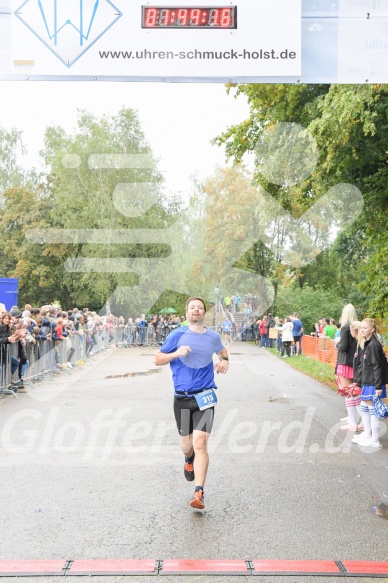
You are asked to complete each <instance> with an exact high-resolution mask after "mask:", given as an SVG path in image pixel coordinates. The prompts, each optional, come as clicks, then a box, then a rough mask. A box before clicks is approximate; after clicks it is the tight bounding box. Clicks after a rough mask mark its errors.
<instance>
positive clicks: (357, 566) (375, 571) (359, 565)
mask: <svg viewBox="0 0 388 583" xmlns="http://www.w3.org/2000/svg"><path fill="white" fill-rule="evenodd" d="M342 564H343V566H344V567H345V569H346V570H347V572H348V573H351V574H352V575H354V573H361V574H366V575H386V576H388V563H379V562H373V561H342Z"/></svg>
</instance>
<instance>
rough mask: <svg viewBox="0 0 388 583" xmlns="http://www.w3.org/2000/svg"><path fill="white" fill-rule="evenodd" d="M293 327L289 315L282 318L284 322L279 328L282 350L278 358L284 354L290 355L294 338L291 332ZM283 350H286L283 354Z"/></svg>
mask: <svg viewBox="0 0 388 583" xmlns="http://www.w3.org/2000/svg"><path fill="white" fill-rule="evenodd" d="M293 327H294V325H293V323H292V320H291V316H286V317H285V318H284V324H283V326H282V327H281V328H280V330H281V333H282V352H281V355H280V358H284V356H286V358H287V356H291V343H292V341H293V340H294V336H293V334H292V330H293ZM284 350H285V351H286V354H285V355H284Z"/></svg>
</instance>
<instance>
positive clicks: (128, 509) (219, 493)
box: [0, 342, 388, 583]
mask: <svg viewBox="0 0 388 583" xmlns="http://www.w3.org/2000/svg"><path fill="white" fill-rule="evenodd" d="M228 350H229V353H230V366H229V372H228V373H227V374H226V375H219V376H217V378H216V381H217V384H218V387H219V390H218V400H219V403H218V405H217V408H216V414H215V426H214V431H213V435H212V438H211V440H210V443H209V449H210V468H209V473H208V479H207V483H206V487H205V501H206V510H205V511H203V512H201V511H194V510H193V509H191V508H190V507H189V504H188V503H189V500H190V499H191V496H192V490H193V486H192V484H190V483H188V482H186V481H185V479H184V477H183V456H182V454H181V453H180V450H179V447H178V435H177V431H176V427H175V422H174V417H173V410H172V394H173V390H172V381H171V374H170V369H169V366H165V367H161V368H158V367H156V366H155V365H154V362H153V354H154V353H155V351H156V349H155V348H152V347H138V348H131V349H125V348H116V349H113V350H109V351H107V352H106V353H104V354H103V355H99V356H97V357H95V359H94V360H93V361H92V362H91V364H90V365H89V366H85V367H84V370H82V371H81V370H72V374H71V375H67V374H65V373H61V375H58V377H56V378H55V382H49V381H47V382H44V383H39V384H37V385H36V387H35V388H34V389H32V390H30V389H28V390H27V392H26V393H25V394H21V395H20V396H19V399H17V400H16V399H14V398H13V397H6V398H3V399H1V400H0V422H1V443H0V463H1V482H0V486H1V493H2V495H1V500H0V504H1V518H2V521H1V522H2V529H1V530H2V535H1V539H0V558H1V559H2V560H4V559H20V560H22V559H65V560H74V559H97V558H106V559H121V558H126V559H129V558H138V559H173V558H181V559H185V558H186V559H195V558H197V559H243V560H257V559H316V560H331V561H341V560H370V561H388V546H387V540H388V521H387V520H384V519H382V518H379V517H377V516H376V515H374V514H373V513H372V511H371V508H372V506H373V504H374V502H375V501H376V498H373V496H379V495H380V496H382V495H384V494H385V495H386V494H388V434H385V435H383V436H382V438H381V442H382V444H383V449H382V450H380V451H378V452H374V453H369V452H367V451H361V449H360V448H359V447H358V446H357V445H352V444H351V442H350V439H351V437H352V435H353V434H344V432H343V431H341V430H340V426H341V425H342V423H341V422H340V421H339V419H340V417H343V416H344V415H345V414H346V410H345V407H344V401H343V399H342V398H341V397H339V396H338V395H337V394H335V393H334V392H333V391H332V390H330V389H329V388H328V387H326V386H324V385H322V384H320V383H318V382H316V381H314V380H312V379H311V378H309V377H307V376H304V375H302V374H301V373H299V372H297V371H296V370H294V369H291V368H290V367H289V366H288V365H287V363H286V362H284V361H283V360H280V359H278V358H277V357H276V356H273V355H271V354H269V353H268V352H267V351H266V350H265V349H260V348H257V347H255V346H253V345H250V344H247V343H241V342H240V343H237V342H236V343H233V344H231V345H230V346H229V347H228ZM156 371H157V372H156ZM386 427H387V426H386V424H382V428H383V430H384V431H385V430H386ZM226 579H227V581H228V582H229V581H230V582H232V581H236V582H240V583H241V582H242V581H243V580H247V579H250V580H252V578H251V577H245V576H238V577H235V576H230V575H228V576H227V577H226ZM8 580H9V581H14V580H15V579H13V578H8V577H5V578H2V579H1V581H8ZM51 580H52V581H58V578H56V577H44V578H42V577H33V578H30V577H26V578H23V581H24V582H25V583H28V581H34V582H38V581H42V582H43V581H44V582H45V583H48V581H51ZM78 580H82V581H83V580H85V577H72V581H74V583H76V581H78ZM124 580H126V581H128V580H130V581H135V580H136V581H141V582H143V583H146V582H147V581H152V580H155V577H148V576H141V577H138V576H133V577H130V578H128V577H125V576H119V577H109V578H108V577H93V582H95V583H99V582H100V581H112V583H114V582H118V581H124ZM178 580H179V581H182V582H186V581H187V582H188V581H190V583H191V582H192V581H201V582H202V581H203V582H205V581H206V582H209V583H210V582H213V581H219V580H220V577H217V576H210V575H209V576H208V575H205V576H195V575H187V576H184V577H178V576H175V577H170V576H164V577H163V581H165V583H168V582H169V581H178ZM224 580H225V578H224ZM261 580H262V581H266V582H268V583H272V581H276V582H277V583H281V582H283V581H286V580H287V581H290V580H292V581H293V582H295V583H297V582H298V581H304V582H305V581H310V580H311V581H314V583H320V582H321V581H322V582H323V581H325V583H328V582H330V581H338V578H336V577H319V576H318V577H312V576H305V577H299V576H297V577H296V576H293V577H292V578H290V577H283V576H274V577H272V576H256V577H255V579H254V581H261ZM346 580H347V581H353V580H354V581H362V580H364V579H363V578H362V577H359V578H354V577H346ZM365 580H366V579H365Z"/></svg>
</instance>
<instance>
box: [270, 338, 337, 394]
mask: <svg viewBox="0 0 388 583" xmlns="http://www.w3.org/2000/svg"><path fill="white" fill-rule="evenodd" d="M267 350H268V351H269V352H271V353H272V354H274V355H275V356H277V357H278V358H279V353H278V351H277V350H276V348H267ZM283 360H284V362H286V363H287V364H289V365H290V366H291V367H292V368H295V369H296V370H299V371H300V372H302V373H303V374H306V375H307V376H309V377H311V378H313V379H315V380H317V381H319V382H320V383H322V384H324V385H327V386H328V387H330V388H331V389H333V390H336V389H337V385H336V384H335V378H334V369H333V367H332V366H331V365H330V364H326V363H325V362H320V361H319V360H315V359H314V358H311V357H310V356H304V354H300V355H298V356H291V358H284V359H283Z"/></svg>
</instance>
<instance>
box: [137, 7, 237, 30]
mask: <svg viewBox="0 0 388 583" xmlns="http://www.w3.org/2000/svg"><path fill="white" fill-rule="evenodd" d="M141 26H142V28H217V29H225V28H226V29H230V28H237V6H227V7H222V6H206V7H205V6H169V7H167V6H142V23H141Z"/></svg>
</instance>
